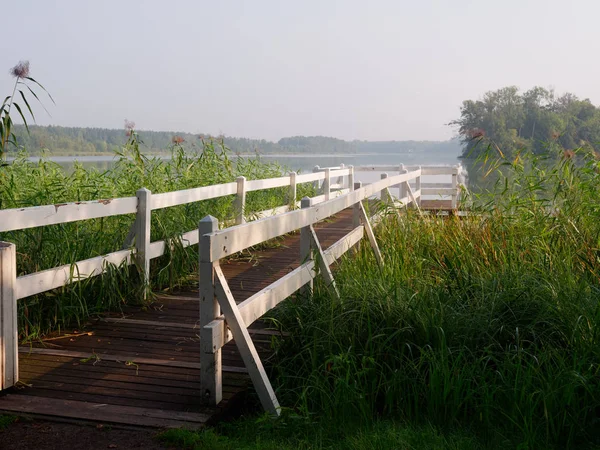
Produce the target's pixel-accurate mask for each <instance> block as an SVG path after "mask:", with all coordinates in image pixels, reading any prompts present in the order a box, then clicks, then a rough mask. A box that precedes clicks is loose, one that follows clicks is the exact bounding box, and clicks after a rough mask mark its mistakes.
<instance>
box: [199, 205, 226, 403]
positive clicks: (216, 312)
mask: <svg viewBox="0 0 600 450" xmlns="http://www.w3.org/2000/svg"><path fill="white" fill-rule="evenodd" d="M218 229H219V221H218V220H217V219H216V218H214V217H213V216H206V217H205V218H203V219H202V220H201V221H200V223H199V224H198V234H199V242H198V254H199V273H198V281H199V291H200V323H199V325H200V392H201V393H202V402H203V403H204V404H207V405H218V404H219V403H220V402H221V399H222V398H223V388H222V378H221V349H220V348H217V346H216V345H214V342H213V333H212V330H211V329H209V328H206V325H208V324H209V323H210V322H212V321H213V320H215V319H216V318H217V317H219V316H220V315H221V309H220V307H219V302H218V301H217V297H216V293H215V273H214V266H213V262H212V261H211V260H210V234H211V233H214V232H215V231H217V230H218Z"/></svg>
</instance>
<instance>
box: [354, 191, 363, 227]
mask: <svg viewBox="0 0 600 450" xmlns="http://www.w3.org/2000/svg"><path fill="white" fill-rule="evenodd" d="M361 189H362V181H357V182H356V183H354V186H353V191H359V190H361ZM352 209H353V211H352V228H356V227H358V226H359V225H360V206H359V205H358V202H357V203H355V204H354V206H353V208H352Z"/></svg>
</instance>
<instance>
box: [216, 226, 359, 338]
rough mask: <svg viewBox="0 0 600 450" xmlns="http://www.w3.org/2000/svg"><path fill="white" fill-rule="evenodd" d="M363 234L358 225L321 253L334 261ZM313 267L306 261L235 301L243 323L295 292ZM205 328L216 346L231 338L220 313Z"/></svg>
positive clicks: (305, 282) (306, 278)
mask: <svg viewBox="0 0 600 450" xmlns="http://www.w3.org/2000/svg"><path fill="white" fill-rule="evenodd" d="M363 235H364V227H363V226H362V225H361V226H359V227H357V228H355V229H354V230H352V231H351V232H350V233H348V234H347V235H346V236H344V237H343V238H341V239H340V240H339V241H337V242H336V243H335V244H333V245H332V246H330V247H329V248H328V249H327V250H325V251H324V252H323V253H324V255H325V260H326V261H327V264H328V265H331V264H333V263H334V262H335V261H336V260H338V259H339V258H340V257H341V256H342V255H343V254H344V253H346V252H347V251H348V250H350V249H351V248H352V247H353V246H354V245H356V244H358V243H359V242H360V240H361V239H362V238H363ZM314 268H315V262H314V261H312V260H311V261H308V262H306V263H304V264H302V265H301V266H300V267H297V268H296V269H294V270H292V271H291V272H290V273H288V274H286V275H284V276H283V277H281V278H280V279H279V280H277V281H275V282H273V283H271V284H270V285H269V286H267V287H266V288H264V289H262V290H261V291H259V292H257V293H256V294H254V295H252V296H251V297H248V298H247V299H246V300H244V301H243V302H241V303H240V304H239V305H238V308H239V310H240V315H241V316H242V319H243V320H244V323H245V324H246V325H247V326H250V325H251V324H252V323H254V321H256V320H257V319H259V318H260V317H262V316H263V315H264V314H265V313H267V312H268V311H270V310H271V309H273V308H274V307H275V306H277V305H278V304H279V303H281V302H282V301H283V300H285V299H286V298H288V297H289V296H290V295H292V294H294V292H297V291H299V290H300V288H302V286H304V285H306V284H307V283H308V282H310V281H311V280H312V279H313V278H314V276H315V271H314ZM205 328H209V329H210V332H211V334H212V336H213V338H212V341H213V344H214V345H216V348H221V347H223V346H224V345H225V344H226V343H227V342H229V341H230V340H231V339H233V337H232V336H231V333H229V332H228V331H226V327H225V321H224V318H223V317H220V318H218V319H216V320H214V321H213V322H211V323H210V324H208V325H207V326H206V327H205Z"/></svg>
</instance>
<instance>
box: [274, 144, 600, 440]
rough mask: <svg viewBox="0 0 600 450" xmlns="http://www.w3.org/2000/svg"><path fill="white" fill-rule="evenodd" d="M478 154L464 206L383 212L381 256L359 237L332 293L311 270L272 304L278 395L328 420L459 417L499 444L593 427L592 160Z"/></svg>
mask: <svg viewBox="0 0 600 450" xmlns="http://www.w3.org/2000/svg"><path fill="white" fill-rule="evenodd" d="M494 164H495V165H494V166H492V169H493V171H498V170H499V169H502V170H500V173H499V174H497V176H498V181H497V186H496V188H495V189H494V190H493V191H491V192H487V193H483V194H481V195H479V196H477V197H476V198H472V199H470V201H471V202H472V203H473V205H474V206H473V208H472V214H471V215H470V216H469V217H467V218H463V219H458V218H442V217H420V216H419V215H417V214H416V213H412V212H410V211H409V214H406V215H404V216H403V218H402V220H401V221H400V222H398V220H397V219H395V218H393V216H390V219H387V220H386V221H384V223H383V224H382V226H380V228H379V230H378V240H379V245H380V247H381V250H382V252H383V255H384V260H385V266H384V267H382V268H379V267H378V266H377V263H376V260H375V258H374V256H373V254H372V251H371V249H370V248H369V247H368V245H366V244H363V246H362V247H361V248H360V250H359V251H358V252H357V253H356V254H355V255H354V256H352V257H348V258H346V259H343V260H342V262H341V263H340V265H339V267H338V268H337V271H336V273H335V278H336V281H337V285H338V287H339V289H340V291H341V298H342V300H340V301H338V300H336V299H335V297H333V296H331V295H330V291H329V290H328V289H327V288H326V286H323V285H322V284H319V283H317V284H316V286H315V290H314V293H313V296H312V297H311V298H310V299H302V300H300V301H296V302H288V303H286V304H285V307H284V308H282V310H281V311H279V312H278V319H279V320H280V321H281V323H282V324H283V326H284V328H286V329H288V330H290V331H292V333H291V337H290V338H288V339H286V341H285V342H284V343H283V344H282V345H283V348H282V349H281V350H282V351H280V352H278V356H279V360H278V361H277V363H276V365H275V370H276V373H277V374H278V378H277V380H278V381H277V383H276V384H278V386H279V390H280V395H282V396H283V397H284V401H283V402H284V404H292V405H295V407H296V408H298V409H299V410H300V411H304V412H306V413H315V412H316V413H319V414H320V415H321V417H327V418H328V419H329V420H332V421H334V422H336V423H339V422H342V423H348V424H350V423H356V422H359V423H370V422H372V421H373V420H374V419H375V418H376V417H378V416H385V417H395V418H397V419H401V420H405V421H409V422H416V423H423V422H430V423H432V424H435V425H437V426H441V427H468V428H471V429H474V430H476V431H477V433H478V434H479V435H480V437H481V438H482V439H483V440H484V441H487V442H488V443H491V444H493V443H495V444H498V443H499V442H504V443H506V444H505V445H506V446H508V447H516V446H520V448H575V447H580V446H582V445H584V444H589V443H590V442H594V441H596V440H597V439H598V438H599V437H600V436H599V432H598V419H599V412H600V377H599V375H600V373H599V371H600V180H599V178H598V163H597V162H595V161H594V160H592V159H587V160H585V161H583V162H582V163H577V164H576V163H575V162H574V161H573V160H571V159H568V158H563V159H560V160H558V161H556V160H555V163H554V164H552V165H549V164H544V165H541V164H539V163H538V161H537V160H535V159H531V158H528V157H526V156H524V155H521V156H520V158H518V159H516V160H512V161H507V160H501V161H495V162H494ZM488 169H489V167H484V168H483V169H482V170H484V171H487V170H488ZM507 177H508V178H507ZM508 180H510V182H508Z"/></svg>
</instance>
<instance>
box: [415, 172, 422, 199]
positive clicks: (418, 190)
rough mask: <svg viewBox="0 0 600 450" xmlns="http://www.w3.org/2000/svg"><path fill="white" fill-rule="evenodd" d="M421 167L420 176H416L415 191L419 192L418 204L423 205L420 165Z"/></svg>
mask: <svg viewBox="0 0 600 450" xmlns="http://www.w3.org/2000/svg"><path fill="white" fill-rule="evenodd" d="M418 169H419V176H418V177H417V178H416V180H415V193H416V192H419V196H418V197H417V206H419V207H420V206H421V193H420V191H421V170H422V168H421V166H418Z"/></svg>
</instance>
